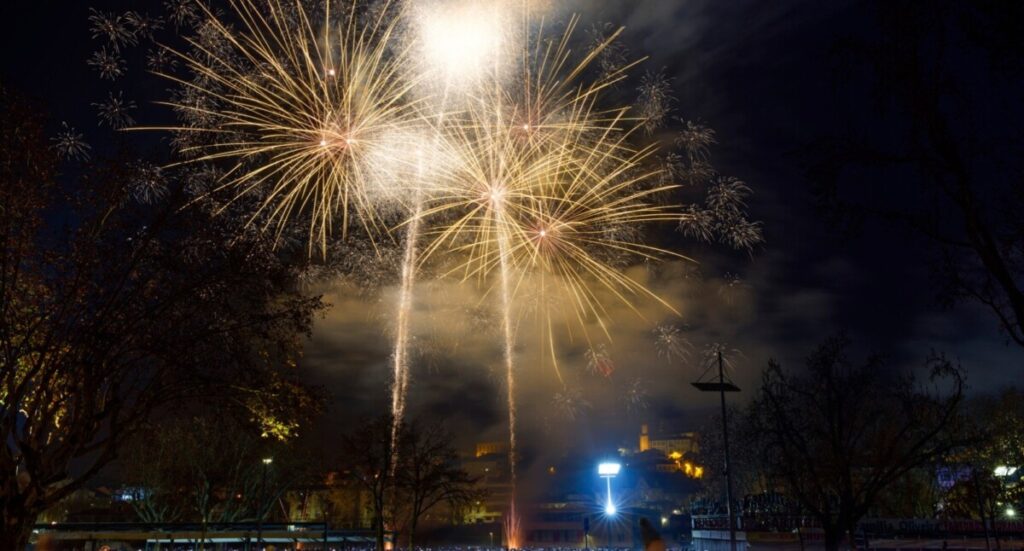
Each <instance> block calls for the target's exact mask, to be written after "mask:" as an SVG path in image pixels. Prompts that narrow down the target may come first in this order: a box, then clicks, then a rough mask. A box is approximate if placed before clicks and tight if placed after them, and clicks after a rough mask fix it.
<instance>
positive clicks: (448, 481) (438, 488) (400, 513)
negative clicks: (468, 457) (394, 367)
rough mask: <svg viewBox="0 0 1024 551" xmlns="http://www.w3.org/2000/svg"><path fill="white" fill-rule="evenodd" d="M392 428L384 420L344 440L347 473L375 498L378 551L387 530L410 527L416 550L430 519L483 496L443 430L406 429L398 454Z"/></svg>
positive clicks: (413, 426)
mask: <svg viewBox="0 0 1024 551" xmlns="http://www.w3.org/2000/svg"><path fill="white" fill-rule="evenodd" d="M391 427H392V425H391V416H388V415H385V416H381V417H378V418H376V419H373V420H371V421H369V422H366V423H363V425H362V427H360V428H359V429H358V430H356V431H354V432H352V433H351V434H349V435H347V436H345V437H344V438H343V440H342V454H343V455H342V466H343V468H344V470H345V471H347V472H348V474H349V476H351V477H352V478H353V480H355V481H356V483H357V484H359V485H360V486H361V487H362V488H363V489H364V490H365V491H366V492H367V493H368V494H369V495H370V496H371V499H370V506H371V513H372V515H373V521H372V525H373V526H372V527H373V530H374V533H375V535H376V538H377V545H378V547H377V548H378V549H383V545H384V535H385V529H386V528H387V527H391V528H392V529H394V530H395V531H396V532H397V531H400V528H402V527H403V525H404V527H405V528H406V529H407V531H408V536H409V546H410V547H412V545H413V542H414V539H415V536H416V530H417V528H418V526H419V522H420V520H421V519H422V517H423V516H424V515H426V514H427V513H429V512H430V511H431V510H433V509H434V508H435V507H437V506H438V505H440V504H442V503H446V504H448V505H450V506H451V507H453V508H454V509H459V508H460V507H462V506H464V505H465V504H466V503H468V502H470V501H472V500H475V499H478V498H479V495H480V494H479V492H478V491H477V490H476V488H475V485H476V481H475V480H474V479H472V478H471V477H470V476H469V474H467V473H466V471H464V470H463V469H462V468H461V466H460V465H459V457H458V454H457V453H456V451H455V448H454V447H453V446H452V443H451V437H450V435H449V434H448V433H447V432H446V431H445V430H444V429H443V428H442V427H441V426H440V425H437V424H428V425H421V424H418V423H402V424H401V425H400V426H399V427H398V433H397V436H398V437H397V438H396V439H395V442H397V446H396V447H395V448H392V439H391V430H392V428H391Z"/></svg>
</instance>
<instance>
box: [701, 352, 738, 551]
mask: <svg viewBox="0 0 1024 551" xmlns="http://www.w3.org/2000/svg"><path fill="white" fill-rule="evenodd" d="M723 363H724V362H723V361H722V350H721V348H719V349H718V378H717V379H711V380H710V381H697V382H695V383H693V386H694V387H696V388H697V390H700V391H701V392H717V393H718V394H719V396H720V398H721V404H722V442H723V444H724V446H725V514H726V515H728V517H729V549H730V550H731V551H736V522H735V520H736V519H735V517H734V516H733V514H732V469H731V467H730V466H729V421H728V418H727V417H726V415H727V413H726V409H725V393H726V392H739V391H740V387H738V386H736V385H735V384H733V382H732V381H730V380H728V379H726V378H725V369H724V367H723Z"/></svg>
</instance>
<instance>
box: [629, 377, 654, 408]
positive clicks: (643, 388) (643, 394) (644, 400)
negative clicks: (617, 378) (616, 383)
mask: <svg viewBox="0 0 1024 551" xmlns="http://www.w3.org/2000/svg"><path fill="white" fill-rule="evenodd" d="M623 399H624V400H625V402H626V411H628V412H630V413H639V412H641V411H645V410H646V409H647V408H648V407H650V393H649V392H648V391H647V383H646V382H645V381H644V380H643V379H633V380H632V381H630V382H629V384H628V385H626V389H625V391H624V392H623Z"/></svg>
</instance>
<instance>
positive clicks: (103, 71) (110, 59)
mask: <svg viewBox="0 0 1024 551" xmlns="http://www.w3.org/2000/svg"><path fill="white" fill-rule="evenodd" d="M86 63H87V64H89V65H90V66H92V67H93V68H94V69H96V71H98V72H99V74H100V78H103V79H107V80H117V79H118V78H120V77H122V76H124V74H125V72H126V71H127V69H128V66H127V64H126V63H125V61H124V58H122V57H121V56H120V55H119V54H118V53H117V51H116V50H113V51H111V50H107V47H106V46H103V47H102V48H100V49H99V50H98V51H96V52H94V53H93V54H92V57H90V58H89V60H88V61H86Z"/></svg>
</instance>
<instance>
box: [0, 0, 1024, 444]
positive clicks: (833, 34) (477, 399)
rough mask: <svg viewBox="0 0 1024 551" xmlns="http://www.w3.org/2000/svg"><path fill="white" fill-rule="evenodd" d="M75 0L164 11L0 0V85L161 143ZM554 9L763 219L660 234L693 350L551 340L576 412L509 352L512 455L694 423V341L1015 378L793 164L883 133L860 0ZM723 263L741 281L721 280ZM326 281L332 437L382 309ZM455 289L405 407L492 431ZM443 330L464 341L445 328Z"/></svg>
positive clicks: (316, 354) (629, 331)
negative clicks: (592, 26)
mask: <svg viewBox="0 0 1024 551" xmlns="http://www.w3.org/2000/svg"><path fill="white" fill-rule="evenodd" d="M90 4H92V5H94V6H96V7H97V8H100V9H103V10H111V11H122V10H125V9H138V10H146V9H152V10H153V11H154V12H156V11H160V5H159V4H158V3H157V2H137V1H136V2H132V1H120V2H115V1H101V0H94V1H92V2H71V1H66V0H62V1H56V0H33V1H25V0H22V1H9V2H4V3H3V7H2V8H0V10H2V17H3V20H4V21H6V22H7V25H6V29H5V33H4V35H3V37H2V40H3V47H2V49H3V51H4V52H5V55H4V56H3V69H2V73H0V74H2V77H3V82H4V84H5V85H6V86H10V87H13V88H15V89H17V90H20V91H21V92H23V93H26V94H28V95H29V96H30V97H33V98H34V99H36V100H37V101H38V102H39V103H40V104H41V105H42V106H43V107H44V108H45V109H47V110H48V111H49V115H50V120H51V122H52V126H53V129H54V132H56V128H57V125H58V124H59V123H60V121H62V120H66V121H68V122H69V123H70V124H71V125H73V126H75V127H77V128H78V129H79V131H81V132H84V133H85V134H86V136H87V138H88V139H89V140H90V142H91V143H92V144H93V147H94V148H95V149H96V150H97V152H98V153H102V152H103V150H104V149H105V148H110V147H112V146H113V144H115V143H116V141H117V140H119V139H129V140H138V143H137V144H135V145H136V147H139V148H140V149H142V150H149V151H156V152H157V153H156V154H159V150H160V148H161V141H160V140H159V139H158V138H156V137H153V136H151V135H150V136H141V137H137V135H135V134H132V135H130V136H128V137H123V136H121V137H118V136H114V135H113V134H112V133H111V132H110V131H109V129H106V128H97V124H96V117H95V113H94V111H93V108H92V107H91V105H90V104H91V103H93V102H97V101H101V100H102V99H103V98H104V97H105V96H106V94H107V92H108V91H110V90H124V92H125V95H126V96H127V97H130V98H132V99H134V100H135V101H137V102H138V103H139V105H140V109H139V110H138V111H137V112H136V113H135V115H136V117H135V118H136V120H137V121H138V122H139V123H140V124H151V123H164V122H167V120H166V117H167V116H168V115H167V113H166V112H165V111H164V110H162V109H160V108H158V107H154V106H152V105H150V104H151V102H152V101H154V100H157V99H160V98H162V97H163V90H162V88H161V83H160V82H159V81H156V80H154V79H152V78H151V77H146V78H143V75H142V72H143V64H142V62H141V55H142V54H141V53H140V52H135V54H132V55H135V56H136V57H135V58H132V57H131V56H129V58H128V63H129V73H128V76H127V77H125V78H123V79H122V80H120V81H118V82H117V83H115V84H113V85H112V84H111V83H109V82H106V81H100V79H99V78H98V76H97V75H96V74H95V72H94V71H93V70H92V69H91V68H90V67H88V66H87V65H86V63H85V62H86V59H87V58H88V57H89V55H91V53H92V52H93V51H94V49H96V48H97V47H98V45H99V43H98V42H97V41H94V40H92V39H91V38H90V36H89V26H88V23H87V21H86V18H87V16H88V6H89V5H90ZM572 4H575V6H573V5H572ZM561 9H562V11H563V13H565V12H569V11H571V10H573V9H575V10H578V11H581V13H582V14H583V18H584V23H585V24H587V23H588V22H593V21H610V22H614V23H618V24H622V25H625V26H626V29H627V30H626V33H625V35H624V43H625V44H626V45H628V47H629V48H630V51H631V53H632V55H633V56H645V55H646V56H649V57H650V59H649V60H647V61H646V62H645V63H644V65H643V68H644V69H652V70H657V69H659V68H662V67H664V68H665V71H666V73H667V74H668V75H670V76H671V77H672V78H673V79H674V80H673V85H674V89H675V92H676V94H677V98H678V102H677V105H676V110H675V114H676V115H677V116H680V117H682V118H685V119H689V120H698V121H701V122H703V123H705V124H707V125H708V126H710V127H712V128H714V129H715V131H716V132H717V137H718V141H719V144H718V146H716V147H715V148H714V149H713V151H712V155H713V160H714V163H715V165H716V167H717V168H718V169H719V170H720V171H721V172H722V173H723V174H727V175H732V176H736V177H738V178H740V179H742V180H744V181H746V182H747V183H749V184H750V185H751V187H753V189H754V190H755V193H756V194H755V196H754V199H753V201H752V203H751V208H752V214H753V216H754V218H756V219H758V220H760V221H762V222H763V224H764V230H765V235H766V242H765V244H764V245H763V246H760V247H758V248H757V249H756V250H755V251H753V253H752V254H751V255H746V254H736V253H730V252H727V251H724V250H722V249H721V248H719V247H714V246H709V245H699V244H695V243H693V242H689V241H686V240H684V239H683V238H682V237H681V236H677V237H676V238H675V240H676V241H677V242H675V243H673V245H674V246H675V247H677V248H678V249H679V250H681V251H683V252H685V253H687V254H692V255H694V256H695V257H696V258H698V259H700V260H701V261H702V264H701V265H700V266H699V273H700V277H694V276H693V274H692V268H684V267H683V266H675V267H669V268H668V269H666V270H664V271H663V272H662V274H661V276H660V277H658V278H656V279H653V280H651V281H650V284H651V286H652V288H654V289H655V290H657V291H659V292H660V293H662V294H663V296H666V297H667V298H668V300H669V301H670V302H672V303H674V304H677V305H678V306H679V307H680V309H681V310H682V311H683V319H682V320H672V319H671V316H668V315H665V312H664V311H657V310H655V309H653V308H652V309H650V310H645V313H647V314H649V315H650V317H651V318H652V321H654V322H674V323H680V324H685V325H686V328H687V329H686V331H685V333H686V335H687V337H688V338H689V340H690V341H692V342H693V344H694V351H693V354H692V358H691V360H690V361H689V362H685V365H682V362H678V361H677V362H674V365H672V364H668V363H666V362H665V360H663V359H661V358H659V357H658V356H657V354H656V353H655V352H654V350H653V338H652V333H651V329H652V323H649V322H644V321H642V320H640V319H638V318H636V317H635V316H630V315H629V314H628V313H626V312H623V313H622V315H621V316H619V317H618V319H617V325H616V329H615V341H614V343H613V345H612V348H611V351H612V355H613V357H614V360H615V364H616V371H615V373H614V374H613V375H612V377H611V380H609V379H606V378H604V377H601V376H595V375H593V374H589V373H586V371H585V370H584V369H583V364H584V363H585V360H584V358H583V355H584V352H585V347H584V346H583V345H582V344H581V343H575V344H567V345H566V346H564V347H563V349H562V350H561V351H560V355H559V360H560V365H561V368H562V370H563V372H564V374H565V376H566V380H567V381H569V382H570V384H571V386H572V388H577V389H579V393H580V394H579V396H578V400H579V401H580V402H581V404H582V402H587V403H589V407H585V406H586V404H582V410H583V411H582V413H581V414H580V415H579V416H578V417H577V419H575V420H574V421H571V422H569V423H565V422H556V421H559V420H562V421H564V418H562V417H560V416H559V414H558V409H557V408H556V407H555V406H554V405H553V395H554V393H556V392H564V390H562V389H561V387H560V385H559V383H558V381H557V379H556V378H555V376H554V374H553V368H552V366H551V365H550V361H549V360H547V361H545V360H543V358H541V357H539V356H537V355H536V354H534V353H531V352H523V353H522V357H523V363H524V367H523V370H524V373H523V377H524V379H523V380H524V381H525V384H523V387H524V389H525V390H524V393H523V411H524V419H525V424H524V433H523V436H522V438H523V440H524V442H525V443H526V450H527V452H529V451H530V450H531V449H532V450H534V453H539V452H538V451H537V450H539V449H541V448H544V447H545V445H546V444H550V443H552V442H560V443H566V444H567V445H569V446H572V447H583V448H584V449H586V448H592V449H594V450H595V451H596V450H604V449H608V448H609V447H611V446H615V445H618V444H619V443H620V442H622V441H628V443H632V434H633V433H635V432H636V430H637V428H638V425H639V423H640V422H641V421H643V420H647V419H656V418H663V419H675V420H677V421H678V425H677V426H678V428H680V429H696V428H699V426H700V424H701V423H703V422H705V417H706V406H707V405H708V404H709V403H710V402H709V398H708V397H704V396H701V395H700V394H699V393H697V392H696V391H695V390H694V389H692V388H691V387H690V386H689V382H690V381H691V380H692V379H694V378H695V377H696V376H697V375H699V374H700V369H699V367H698V366H697V365H696V364H697V363H699V356H700V349H701V348H702V347H703V346H704V345H705V344H708V343H716V342H717V343H727V344H728V347H729V348H730V349H738V350H739V351H740V353H741V354H737V355H736V359H735V375H734V376H735V378H736V380H737V382H738V383H739V384H740V386H742V387H744V388H746V389H750V388H752V386H753V385H754V384H755V383H756V380H757V378H758V376H759V372H760V369H761V368H762V367H763V366H764V365H765V364H766V362H767V360H768V359H769V358H771V357H775V358H778V359H779V360H781V361H782V362H783V363H784V364H796V363H798V362H801V361H802V358H803V357H804V356H806V355H807V353H809V352H810V350H811V348H812V347H813V346H814V344H815V343H817V342H820V341H821V340H822V339H824V338H826V337H828V336H830V335H832V334H834V333H836V332H838V331H846V332H847V334H848V335H849V336H850V337H851V339H852V340H853V341H854V343H855V345H856V348H857V350H858V354H864V353H867V352H868V351H877V352H881V353H883V354H886V355H888V356H889V357H891V358H892V359H893V362H894V364H895V365H900V364H903V363H907V364H915V365H916V364H920V363H921V362H922V361H923V360H924V359H925V357H926V356H927V355H928V354H929V353H930V352H931V351H932V350H935V351H942V352H945V353H947V354H949V355H950V356H953V357H956V358H959V359H960V360H961V361H962V363H963V365H964V366H965V367H966V368H967V369H968V371H969V383H970V384H971V387H972V391H974V392H984V391H988V390H992V389H993V388H995V387H997V386H999V385H1004V384H1006V383H1007V382H1008V380H1012V379H1014V376H1012V375H1008V374H1013V373H1016V374H1017V375H1016V377H1015V378H1016V379H1017V380H1018V381H1019V380H1020V378H1021V377H1020V376H1019V374H1020V373H1024V371H1022V368H1021V366H1022V365H1024V350H1022V349H1021V348H1020V347H1018V346H1014V345H1008V344H1007V343H1006V342H1005V341H1006V340H1005V338H1004V337H1003V336H1002V335H1001V334H1000V333H999V330H998V327H997V324H996V321H995V318H994V317H993V316H992V315H990V313H989V312H987V311H986V310H984V309H982V308H981V307H979V306H976V305H974V304H970V303H965V304H959V305H956V306H955V307H953V308H950V309H947V308H942V307H941V306H940V305H939V302H938V301H937V300H936V295H937V293H938V289H937V288H936V286H935V282H934V280H933V278H932V277H931V275H930V274H931V271H930V256H929V252H928V251H929V249H928V247H927V246H926V243H925V242H924V241H923V240H921V239H919V238H917V237H915V236H913V235H911V234H909V233H907V232H904V231H901V230H899V229H898V228H895V227H894V226H891V225H886V224H882V223H867V224H865V225H864V226H863V227H862V228H860V230H859V231H857V232H855V233H852V234H849V233H843V232H839V231H837V230H836V228H835V227H834V225H832V224H830V222H829V221H828V220H826V218H825V217H824V216H823V214H822V213H821V212H820V211H819V209H818V208H816V206H815V201H814V196H813V193H812V185H811V182H810V181H809V180H808V177H807V175H806V171H805V168H806V165H807V162H808V159H807V155H808V153H807V150H808V148H809V147H810V146H812V145H814V144H815V143H816V142H817V141H819V140H821V139H824V138H827V137H829V136H831V135H834V134H837V133H842V132H843V131H845V130H847V129H849V128H851V127H853V126H857V127H858V128H864V127H865V125H867V127H868V128H874V129H875V130H876V132H877V139H878V140H882V141H885V140H888V139H891V136H890V135H889V134H887V132H888V130H889V123H888V122H887V121H886V115H885V113H884V112H883V110H882V107H881V106H879V105H878V104H877V102H874V101H872V100H871V97H870V96H871V90H870V84H869V83H868V82H867V81H865V80H863V79H860V77H859V76H858V75H857V74H856V73H855V72H851V71H847V70H845V68H844V67H843V64H842V63H841V62H839V61H838V59H837V55H836V53H835V52H836V45H837V44H838V43H839V42H840V41H841V40H843V39H845V38H848V37H861V38H871V37H872V36H873V35H875V34H876V33H878V32H879V31H878V30H877V28H876V27H875V19H874V17H873V12H872V4H869V3H860V2H845V1H831V2H813V1H775V2H765V1H758V0H734V1H727V2H723V1H721V0H676V1H655V0H600V1H591V0H575V2H565V3H564V5H563V6H562V8H561ZM859 79H860V80H859ZM1018 109H1019V108H1018ZM1015 116H1017V117H1019V115H1015ZM876 120H877V121H878V122H877V125H876V126H872V125H873V124H875V123H874V122H872V121H876ZM885 184H886V186H887V188H888V189H889V190H890V193H891V194H892V195H891V197H889V198H887V200H893V198H895V200H900V201H913V200H915V198H914V197H913V195H912V192H911V191H910V190H909V189H907V190H904V189H903V188H902V187H901V186H902V182H901V181H900V180H898V179H894V180H893V181H892V182H886V183H885ZM636 270H642V268H636ZM688 274H689V275H688ZM734 276H738V278H739V280H740V283H738V284H734V285H732V286H730V285H728V282H729V281H730V280H732V279H733V278H734ZM324 292H325V293H326V294H327V296H328V298H329V300H330V302H331V303H332V304H333V307H332V309H331V310H330V311H329V312H328V313H327V315H326V317H325V319H323V320H322V321H321V322H319V323H318V326H317V329H316V331H315V334H314V338H313V340H312V342H311V343H310V345H309V346H308V347H307V350H306V355H305V358H304V360H303V361H302V364H301V367H300V368H301V369H302V370H304V371H305V372H306V373H308V376H309V379H310V380H311V381H315V382H317V383H318V384H321V385H323V386H324V387H325V389H326V390H327V391H328V393H329V394H330V395H331V405H330V408H329V410H328V415H327V418H326V420H325V421H323V422H321V423H320V424H319V425H318V427H317V428H316V430H314V431H312V433H313V434H314V435H315V437H316V438H319V439H321V440H322V441H323V442H324V443H325V445H327V446H330V441H332V440H333V439H334V437H333V436H332V435H334V434H337V431H339V430H343V429H344V428H346V427H348V426H351V424H352V423H353V422H354V421H355V420H356V419H359V418H360V417H361V416H364V415H367V414H369V413H372V412H373V411H375V410H379V409H381V408H385V407H386V405H387V403H388V393H387V390H386V389H387V385H386V381H387V377H388V366H387V363H388V359H389V358H388V354H389V351H388V346H389V344H388V343H389V341H388V337H387V336H386V335H385V334H384V332H383V325H384V324H383V322H382V319H384V318H385V317H386V315H387V311H388V308H387V304H389V302H388V301H389V298H388V297H389V296H390V294H392V293H391V291H390V290H385V292H384V293H383V297H361V296H358V295H354V294H353V293H351V292H349V291H346V290H345V289H337V288H326V289H324ZM467 298H469V297H467V296H466V293H465V292H464V291H462V290H459V289H451V288H445V286H442V285H438V286H434V287H431V288H430V289H429V290H426V291H424V292H423V293H422V294H421V299H420V303H419V304H418V306H417V310H418V318H417V319H418V321H417V324H418V325H417V327H418V331H419V332H420V333H421V335H423V338H424V339H427V338H428V336H429V338H432V339H434V341H432V342H436V343H440V344H439V345H438V352H437V353H435V354H434V355H433V357H432V358H430V359H429V361H427V360H424V361H421V362H418V363H417V365H416V366H415V367H414V370H413V377H414V379H413V382H412V385H413V389H412V397H411V404H412V411H413V414H414V415H417V414H418V415H420V416H429V417H442V418H444V419H447V421H448V422H449V424H450V426H451V428H453V429H456V430H459V431H462V433H463V437H462V439H461V441H462V442H463V443H467V444H468V443H469V442H472V441H474V440H477V439H480V440H483V439H498V438H501V437H503V430H504V429H503V427H504V423H505V418H504V412H503V407H504V406H503V402H502V400H501V399H500V396H501V395H502V392H503V391H502V389H501V388H500V379H499V378H498V377H496V376H495V375H494V374H493V372H492V371H491V368H490V367H489V366H496V364H497V363H498V361H499V359H500V356H499V351H498V348H497V347H496V346H494V345H493V342H492V341H494V339H490V340H488V339H487V338H486V337H487V334H488V328H486V327H472V326H470V325H460V324H465V323H467V322H466V321H465V320H463V321H461V322H458V323H456V322H453V321H451V317H452V316H455V314H452V313H451V311H452V310H451V309H452V308H453V306H452V305H453V304H459V303H461V302H463V301H464V300H465V299H467ZM438 320H444V321H443V322H442V323H438ZM459 332H466V333H471V334H475V337H470V338H456V337H457V335H455V333H459ZM528 333H529V331H526V330H522V331H521V334H522V335H523V338H522V339H521V343H520V345H521V348H522V349H523V350H525V351H528V350H531V347H530V342H532V341H531V340H530V339H531V338H532V337H530V336H529V335H528ZM489 343H490V344H489ZM1008 377H1009V379H1008ZM637 380H639V381H640V382H641V383H643V384H644V386H645V387H646V388H647V390H648V391H649V394H650V397H649V398H650V407H649V409H648V410H647V411H646V413H643V412H641V413H638V412H633V411H628V410H626V409H625V406H624V404H623V402H622V399H621V398H620V396H621V391H622V387H623V385H625V384H629V383H630V382H632V381H637ZM748 395H749V394H748ZM741 396H742V395H741ZM627 439H628V440H627Z"/></svg>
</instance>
